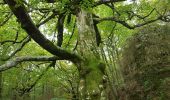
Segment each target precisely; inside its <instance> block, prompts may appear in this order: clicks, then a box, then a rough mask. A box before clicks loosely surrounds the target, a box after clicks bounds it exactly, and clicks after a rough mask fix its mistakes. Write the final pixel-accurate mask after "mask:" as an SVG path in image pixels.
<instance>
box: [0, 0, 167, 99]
mask: <svg viewBox="0 0 170 100" xmlns="http://www.w3.org/2000/svg"><path fill="white" fill-rule="evenodd" d="M123 1H125V0H106V1H104V0H99V1H98V0H62V1H55V0H46V1H43V0H42V1H41V0H29V1H24V0H4V2H2V8H3V7H4V8H5V9H4V10H3V11H4V12H7V14H6V15H5V20H4V21H3V22H2V23H1V26H3V27H9V28H10V26H12V25H8V22H9V21H10V20H12V21H14V20H16V22H13V23H14V24H15V25H16V26H17V27H14V26H12V28H15V31H16V32H17V33H16V36H9V37H10V38H12V37H15V38H14V40H5V39H6V37H4V39H3V40H4V41H1V44H2V45H3V44H5V43H13V44H17V43H19V44H20V45H21V46H19V47H18V48H17V49H15V46H11V51H13V52H12V53H9V54H5V53H3V55H5V56H3V58H2V60H1V61H2V63H1V65H0V71H5V70H7V69H10V68H12V67H15V66H17V65H18V64H20V63H22V62H26V61H37V62H38V61H43V62H44V61H50V62H51V64H50V66H55V62H56V60H68V61H71V62H72V63H73V64H74V65H75V66H76V67H77V70H78V72H79V78H80V79H79V83H78V85H79V86H78V87H79V91H80V94H79V95H78V98H79V99H87V98H89V99H102V98H103V99H107V98H109V96H107V94H108V93H109V92H110V90H109V89H108V87H107V86H108V85H107V84H108V83H107V82H108V80H109V79H110V78H109V77H110V76H109V75H108V72H106V68H109V67H108V66H109V63H110V62H107V59H108V58H109V57H107V56H108V54H107V53H113V52H110V51H109V49H110V48H109V49H108V45H104V42H105V41H104V39H103V38H106V37H107V34H108V33H110V34H113V31H112V30H114V29H115V27H116V28H119V27H121V26H124V27H126V28H128V29H135V28H137V27H142V26H144V25H147V24H149V23H152V22H156V21H164V22H169V13H168V11H169V9H168V8H167V7H166V6H168V3H169V2H168V1H167V2H166V3H163V2H161V3H162V4H161V3H160V5H161V6H162V7H160V5H159V4H158V5H157V6H158V7H153V5H155V4H156V3H157V2H160V1H159V0H155V1H154V2H149V1H145V0H140V1H138V2H137V1H131V2H123ZM128 3H130V4H128ZM147 3H149V4H147ZM6 5H8V6H9V8H10V9H9V8H7V7H6ZM138 6H139V8H138ZM140 7H141V8H140ZM142 7H143V8H142ZM145 8H146V10H145V11H141V9H145ZM164 9H167V10H165V11H164V12H162V10H164ZM102 10H104V11H106V12H102ZM11 11H12V12H11ZM13 14H14V15H15V17H16V19H15V17H14V16H13ZM102 14H103V15H102ZM56 19H57V21H56ZM55 22H56V23H55ZM104 22H106V23H104ZM11 24H12V23H11ZM114 24H116V26H114ZM117 24H118V25H117ZM5 25H7V26H5ZM105 25H106V26H108V25H111V26H108V29H107V28H105V27H104V26H105ZM112 26H113V27H112ZM21 28H22V29H23V30H22V29H21ZM122 29H123V28H122ZM51 30H54V31H51ZM64 30H66V32H65V31H64ZM126 30H127V29H126ZM3 31H4V29H3ZM13 31H14V30H13ZM56 31H57V39H56ZM103 31H104V32H103ZM21 32H23V33H21ZM11 33H13V32H11ZM66 33H68V34H66ZM70 33H71V35H70ZM21 34H22V35H24V36H18V35H21ZM26 34H27V35H28V36H25V35H26ZM51 34H53V35H51ZM73 35H74V36H73ZM50 36H53V38H52V39H48V38H50ZM68 36H70V38H69V39H68V38H67V37H68ZM109 36H112V38H113V37H114V36H113V35H109ZM109 36H108V37H109ZM23 37H24V38H23ZM19 38H23V40H21V41H18V40H19ZM72 38H76V39H74V40H73V39H72ZM109 38H110V37H109ZM114 38H118V36H115V37H114ZM31 39H33V40H34V41H35V42H36V43H37V44H38V45H39V46H40V47H41V48H43V49H44V50H46V51H44V52H45V53H44V54H41V55H43V56H40V55H38V56H36V57H34V56H30V57H29V56H27V57H21V56H20V55H22V53H19V51H20V52H21V51H23V49H24V46H25V45H26V44H29V43H28V42H30V40H31ZM71 39H72V41H71ZM56 40H57V42H56ZM66 40H68V41H69V42H68V44H67V43H66ZM103 41H104V42H103ZM107 41H108V40H107ZM72 44H74V45H72ZM34 45H35V44H34ZM3 46H4V47H3V50H5V49H4V48H8V47H5V46H8V45H3ZM114 46H115V45H114ZM40 47H38V49H40ZM66 47H69V48H66ZM117 47H118V48H119V46H117ZM106 48H107V49H108V50H105V49H106ZM103 50H104V52H103ZM42 51H43V50H42ZM40 52H41V51H40ZM101 52H102V53H101ZM115 53H117V51H116V52H115ZM33 55H34V54H33ZM16 56H19V57H16ZM117 57H119V55H117ZM113 58H114V57H112V58H111V60H110V61H112V60H113ZM112 64H113V63H112ZM109 71H110V70H109ZM30 89H31V88H30ZM115 95H116V93H115Z"/></svg>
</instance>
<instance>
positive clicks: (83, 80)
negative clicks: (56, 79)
mask: <svg viewBox="0 0 170 100" xmlns="http://www.w3.org/2000/svg"><path fill="white" fill-rule="evenodd" d="M77 26H78V31H79V32H78V33H79V40H78V53H79V54H80V55H81V56H82V58H83V59H84V60H83V61H81V62H80V63H79V64H78V66H79V67H78V68H79V75H80V84H79V91H80V99H81V100H84V99H90V100H100V99H101V93H102V92H103V90H104V88H103V77H104V70H105V64H104V63H102V62H101V61H100V56H99V54H98V50H97V45H96V40H95V31H94V27H93V20H92V15H91V14H90V13H88V12H86V11H84V10H81V11H80V12H79V13H78V14H77Z"/></svg>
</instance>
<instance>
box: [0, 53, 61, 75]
mask: <svg viewBox="0 0 170 100" xmlns="http://www.w3.org/2000/svg"><path fill="white" fill-rule="evenodd" d="M55 60H63V59H60V58H58V57H56V56H52V57H48V56H38V57H28V56H27V57H16V58H15V59H14V60H11V61H7V62H6V63H5V64H3V65H0V72H2V71H5V70H7V69H10V68H12V67H15V66H17V65H18V64H20V63H22V62H26V61H55Z"/></svg>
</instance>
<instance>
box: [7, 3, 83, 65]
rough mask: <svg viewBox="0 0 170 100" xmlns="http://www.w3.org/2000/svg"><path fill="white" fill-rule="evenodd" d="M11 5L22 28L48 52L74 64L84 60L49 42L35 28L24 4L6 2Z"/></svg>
mask: <svg viewBox="0 0 170 100" xmlns="http://www.w3.org/2000/svg"><path fill="white" fill-rule="evenodd" d="M5 1H6V2H7V4H8V5H9V7H10V9H11V10H12V12H13V13H14V15H15V16H16V17H17V19H18V20H19V21H20V22H21V25H22V28H23V29H24V30H25V31H26V32H27V34H29V35H30V37H31V38H32V39H33V40H34V41H35V42H37V43H38V44H39V45H40V46H41V47H42V48H44V49H45V50H47V51H48V52H50V53H51V54H53V55H56V56H58V57H59V58H61V59H65V60H70V61H72V62H77V61H80V60H82V59H81V57H80V56H78V55H76V54H74V53H70V52H68V51H66V50H63V49H61V48H60V47H57V46H55V45H54V44H53V43H52V42H51V41H50V40H48V39H47V38H46V37H45V36H44V35H43V34H42V33H41V32H40V30H39V29H38V28H37V27H36V26H35V24H34V23H33V21H32V19H31V17H30V16H29V14H28V13H27V11H26V8H25V6H24V5H23V4H21V3H19V4H18V3H17V2H16V0H5Z"/></svg>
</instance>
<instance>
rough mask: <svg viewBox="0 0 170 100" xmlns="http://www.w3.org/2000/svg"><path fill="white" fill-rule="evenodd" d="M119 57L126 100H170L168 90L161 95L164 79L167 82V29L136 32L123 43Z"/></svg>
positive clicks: (169, 61)
mask: <svg viewBox="0 0 170 100" xmlns="http://www.w3.org/2000/svg"><path fill="white" fill-rule="evenodd" d="M122 55H123V57H122V64H123V71H124V77H125V82H126V86H127V87H128V88H127V87H126V91H128V93H129V94H128V95H129V99H130V100H153V99H154V100H162V99H161V97H162V98H166V99H167V98H170V95H169V94H168V93H169V92H170V90H169V91H167V90H166V91H165V89H166V87H167V85H164V84H163V81H164V80H165V79H166V78H170V73H169V74H168V71H169V72H170V70H169V68H170V26H169V25H163V26H159V25H152V26H151V25H150V26H146V27H144V28H141V29H139V30H138V32H137V33H136V34H134V35H133V36H132V37H131V38H129V39H128V40H127V44H126V46H125V47H124V51H123V54H122ZM163 70H164V71H163ZM165 73H166V74H165ZM130 84H133V86H131V85H130ZM168 86H170V85H168ZM136 95H137V96H136ZM133 97H136V98H135V99H134V98H133ZM137 98H138V99H137ZM164 100H165V99H164Z"/></svg>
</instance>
